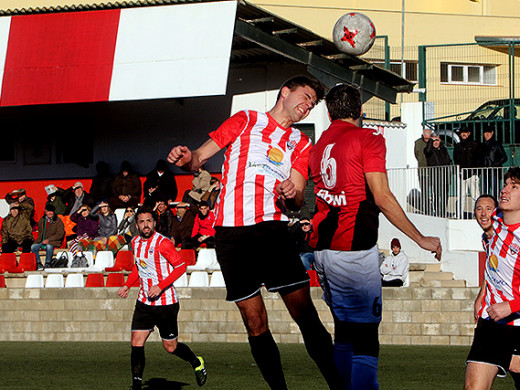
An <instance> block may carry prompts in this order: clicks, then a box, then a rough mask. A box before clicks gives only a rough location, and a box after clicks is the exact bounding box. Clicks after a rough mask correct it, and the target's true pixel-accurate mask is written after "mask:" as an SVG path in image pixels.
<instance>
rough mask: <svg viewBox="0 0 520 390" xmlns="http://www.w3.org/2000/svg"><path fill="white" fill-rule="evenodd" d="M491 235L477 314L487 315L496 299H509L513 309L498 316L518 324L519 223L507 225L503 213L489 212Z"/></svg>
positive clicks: (519, 317)
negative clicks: (480, 304) (488, 309)
mask: <svg viewBox="0 0 520 390" xmlns="http://www.w3.org/2000/svg"><path fill="white" fill-rule="evenodd" d="M492 218H493V231H494V235H493V237H492V238H491V241H490V244H489V251H488V258H487V261H486V269H485V278H486V290H485V293H484V294H485V295H484V299H483V300H482V307H481V308H480V310H479V313H478V314H479V316H481V317H482V318H484V319H487V318H489V314H488V313H487V308H488V307H490V306H491V305H493V304H495V303H499V302H506V301H507V302H509V305H510V307H511V309H512V311H513V314H511V315H510V316H509V317H506V318H504V319H503V320H500V321H499V322H501V323H506V324H508V325H515V326H519V325H520V312H518V311H516V310H518V304H519V303H520V301H519V300H520V224H516V225H509V226H508V225H506V224H505V223H504V220H503V217H502V213H501V212H498V213H497V210H495V211H494V212H493V215H492Z"/></svg>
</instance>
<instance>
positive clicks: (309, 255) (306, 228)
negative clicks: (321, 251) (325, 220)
mask: <svg viewBox="0 0 520 390" xmlns="http://www.w3.org/2000/svg"><path fill="white" fill-rule="evenodd" d="M293 226H294V228H295V229H296V230H295V231H294V234H295V239H296V245H297V246H298V253H299V255H300V259H302V263H303V265H304V267H305V269H306V270H307V271H309V270H311V269H312V265H313V264H314V249H313V248H312V247H311V246H310V245H309V240H310V239H311V234H312V223H311V220H310V219H309V218H307V217H303V218H302V219H300V220H299V222H297V223H295V224H294V225H293Z"/></svg>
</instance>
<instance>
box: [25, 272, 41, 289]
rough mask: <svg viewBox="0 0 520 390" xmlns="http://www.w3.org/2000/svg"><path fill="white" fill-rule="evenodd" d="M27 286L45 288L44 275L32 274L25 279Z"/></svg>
mask: <svg viewBox="0 0 520 390" xmlns="http://www.w3.org/2000/svg"><path fill="white" fill-rule="evenodd" d="M25 288H43V275H41V274H32V275H29V276H27V278H26V279H25Z"/></svg>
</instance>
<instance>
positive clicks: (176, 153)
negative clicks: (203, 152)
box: [168, 145, 191, 167]
mask: <svg viewBox="0 0 520 390" xmlns="http://www.w3.org/2000/svg"><path fill="white" fill-rule="evenodd" d="M168 161H169V162H170V163H172V164H175V165H177V166H178V167H182V166H184V165H186V164H187V163H189V162H190V161H191V150H190V149H189V148H188V147H187V146H183V145H177V146H175V147H174V148H173V149H172V150H171V151H170V153H169V154H168Z"/></svg>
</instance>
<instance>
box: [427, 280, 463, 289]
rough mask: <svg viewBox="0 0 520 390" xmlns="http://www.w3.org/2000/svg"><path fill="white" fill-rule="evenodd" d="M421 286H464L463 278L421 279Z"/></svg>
mask: <svg viewBox="0 0 520 390" xmlns="http://www.w3.org/2000/svg"><path fill="white" fill-rule="evenodd" d="M420 285H421V286H422V287H466V281H465V280H425V279H422V280H421V283H420Z"/></svg>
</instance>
